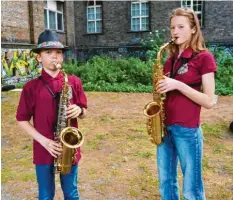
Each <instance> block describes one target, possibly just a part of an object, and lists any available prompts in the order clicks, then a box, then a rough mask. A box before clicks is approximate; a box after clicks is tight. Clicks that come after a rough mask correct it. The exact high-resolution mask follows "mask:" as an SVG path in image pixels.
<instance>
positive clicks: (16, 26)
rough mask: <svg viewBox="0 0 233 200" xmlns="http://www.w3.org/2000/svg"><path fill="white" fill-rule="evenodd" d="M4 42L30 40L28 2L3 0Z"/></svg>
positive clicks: (26, 41) (2, 32)
mask: <svg viewBox="0 0 233 200" xmlns="http://www.w3.org/2000/svg"><path fill="white" fill-rule="evenodd" d="M1 16H2V19H1V34H2V36H1V38H2V42H9V43H13V42H20V43H29V42H30V32H29V31H28V30H29V28H30V27H29V15H28V3H27V2H26V1H25V2H23V3H22V2H20V1H2V2H1Z"/></svg>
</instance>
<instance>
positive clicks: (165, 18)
mask: <svg viewBox="0 0 233 200" xmlns="http://www.w3.org/2000/svg"><path fill="white" fill-rule="evenodd" d="M204 3H205V6H204V8H205V9H204V26H203V28H202V32H203V35H204V38H205V40H206V41H207V42H231V43H232V42H233V31H232V30H233V3H232V2H230V1H224V2H223V1H219V2H217V1H205V2H204ZM86 4H87V3H86V2H80V1H75V2H74V7H75V11H76V12H75V32H76V47H77V49H83V48H84V49H85V48H92V47H101V48H104V47H116V48H118V47H120V46H124V45H125V46H130V45H136V44H137V42H138V41H139V39H140V38H145V37H146V36H147V35H148V33H149V32H138V33H134V32H130V20H129V12H130V2H129V1H104V2H103V33H102V34H87V31H86V29H87V28H86ZM180 6H181V2H180V1H151V2H150V12H151V13H150V15H151V16H150V19H151V30H157V29H159V30H161V29H164V28H169V17H170V14H171V11H172V10H173V9H174V8H178V7H180ZM167 37H168V38H169V36H167Z"/></svg>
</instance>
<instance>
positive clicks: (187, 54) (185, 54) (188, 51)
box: [175, 47, 193, 58]
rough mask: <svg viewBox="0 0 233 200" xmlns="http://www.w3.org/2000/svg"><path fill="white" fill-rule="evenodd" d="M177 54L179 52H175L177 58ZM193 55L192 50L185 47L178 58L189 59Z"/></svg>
mask: <svg viewBox="0 0 233 200" xmlns="http://www.w3.org/2000/svg"><path fill="white" fill-rule="evenodd" d="M178 54H179V50H177V51H176V52H175V57H176V58H177V57H178ZM192 54H193V50H192V48H191V47H187V48H186V49H185V50H184V51H183V52H182V53H181V55H180V58H191V56H192Z"/></svg>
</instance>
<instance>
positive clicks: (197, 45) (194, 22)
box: [168, 8, 207, 55]
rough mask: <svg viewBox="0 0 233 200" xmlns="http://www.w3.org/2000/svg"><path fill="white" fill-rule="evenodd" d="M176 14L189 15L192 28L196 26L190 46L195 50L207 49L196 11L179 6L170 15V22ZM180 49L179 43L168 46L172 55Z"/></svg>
mask: <svg viewBox="0 0 233 200" xmlns="http://www.w3.org/2000/svg"><path fill="white" fill-rule="evenodd" d="M174 16H184V17H187V18H188V20H189V23H190V27H191V28H195V29H196V32H195V33H194V34H192V37H191V41H190V43H189V47H191V48H192V49H193V51H194V52H200V51H203V50H207V48H206V46H205V41H204V38H203V36H202V33H201V29H200V24H199V20H198V17H197V15H196V13H195V12H194V11H193V9H191V8H177V9H175V10H173V11H172V14H171V17H170V23H171V19H172V18H173V17H174ZM177 50H178V45H176V44H171V45H169V47H168V51H169V54H170V55H173V54H174V52H175V51H177Z"/></svg>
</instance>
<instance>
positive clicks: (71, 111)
mask: <svg viewBox="0 0 233 200" xmlns="http://www.w3.org/2000/svg"><path fill="white" fill-rule="evenodd" d="M81 112H82V109H81V108H80V107H79V106H77V105H76V104H71V105H69V106H68V108H67V109H66V115H67V118H68V119H75V118H77V117H78V116H79V115H80V113H81Z"/></svg>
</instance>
